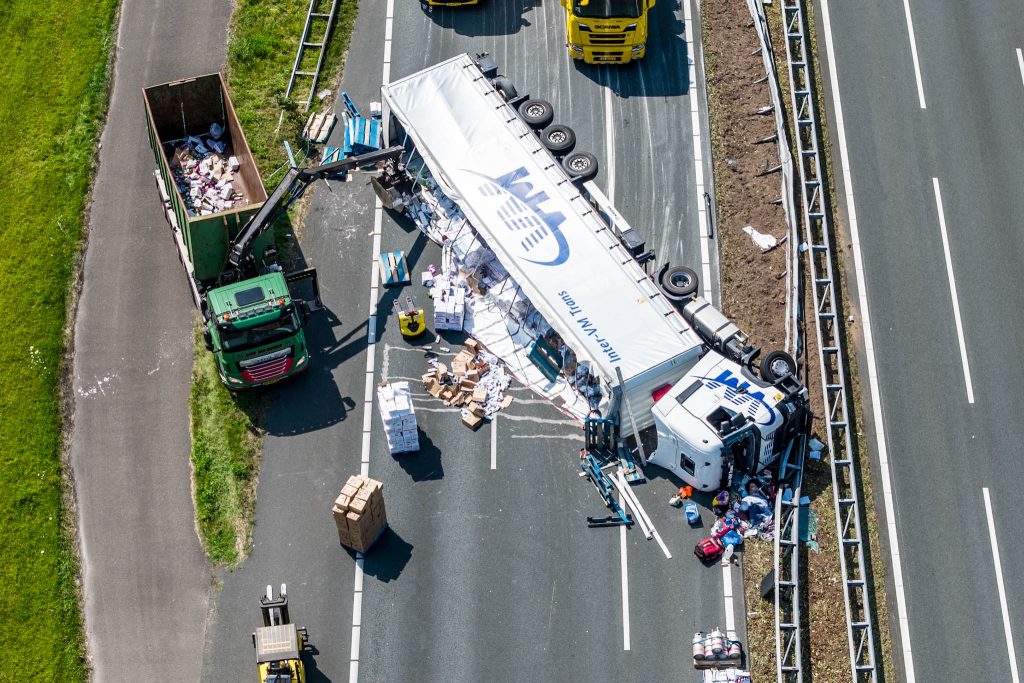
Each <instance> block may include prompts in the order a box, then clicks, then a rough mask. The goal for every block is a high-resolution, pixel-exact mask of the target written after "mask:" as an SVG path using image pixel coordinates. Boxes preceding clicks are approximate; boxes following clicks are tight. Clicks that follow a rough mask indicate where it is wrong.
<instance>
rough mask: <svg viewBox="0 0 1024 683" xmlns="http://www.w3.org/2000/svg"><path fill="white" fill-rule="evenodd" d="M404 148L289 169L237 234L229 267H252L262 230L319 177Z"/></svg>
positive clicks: (393, 156) (382, 159) (384, 158)
mask: <svg viewBox="0 0 1024 683" xmlns="http://www.w3.org/2000/svg"><path fill="white" fill-rule="evenodd" d="M403 151H404V148H402V147H401V146H394V147H388V148H387V149H381V150H377V151H375V152H369V153H367V154H360V155H359V156H354V157H348V158H346V159H341V160H339V161H332V162H330V163H327V164H321V165H320V166H313V167H311V168H295V167H293V168H290V169H289V170H288V173H286V174H285V177H284V179H282V180H281V182H280V183H278V185H277V187H275V188H274V191H273V192H272V193H271V194H270V197H268V198H267V201H266V202H264V204H263V206H262V207H261V208H260V210H259V212H258V213H257V214H256V215H255V216H253V217H252V220H250V221H249V223H248V224H247V225H246V226H245V227H244V228H243V229H242V231H241V232H240V233H238V237H237V238H235V240H234V242H232V244H231V250H230V251H229V252H228V267H229V268H233V269H238V270H246V269H249V268H250V267H251V266H250V264H251V263H252V253H251V246H252V243H253V242H254V241H255V240H256V238H257V237H259V236H260V235H261V234H263V232H264V231H265V230H266V229H267V228H269V227H270V226H271V225H273V224H274V221H275V220H276V219H277V217H278V216H280V215H281V212H282V211H285V210H286V209H287V208H288V207H289V206H291V205H292V203H293V202H294V201H295V200H296V199H298V198H299V197H301V196H302V195H303V193H305V191H306V190H307V189H308V188H309V186H310V185H312V184H313V183H314V182H316V181H317V180H319V179H320V178H327V177H329V176H332V175H338V174H341V173H347V172H349V171H352V170H356V169H359V170H362V169H365V168H367V167H369V166H373V165H376V164H379V163H381V162H385V161H388V160H391V159H396V158H398V157H399V156H401V154H402V152H403Z"/></svg>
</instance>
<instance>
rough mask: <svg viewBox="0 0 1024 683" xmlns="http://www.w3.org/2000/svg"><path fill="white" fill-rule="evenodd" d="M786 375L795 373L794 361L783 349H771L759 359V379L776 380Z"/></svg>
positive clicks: (773, 381)
mask: <svg viewBox="0 0 1024 683" xmlns="http://www.w3.org/2000/svg"><path fill="white" fill-rule="evenodd" d="M786 375H796V361H795V360H793V356H791V355H789V354H788V353H786V352H785V351H772V352H771V353H769V354H768V355H767V356H765V357H764V360H762V361H761V379H763V380H764V381H766V382H772V383H775V382H778V381H779V380H780V379H782V378H783V377H785V376H786Z"/></svg>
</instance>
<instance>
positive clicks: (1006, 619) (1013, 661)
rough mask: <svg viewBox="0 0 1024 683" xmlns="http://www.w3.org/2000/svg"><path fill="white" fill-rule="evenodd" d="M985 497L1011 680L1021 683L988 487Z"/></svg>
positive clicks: (984, 493) (983, 491)
mask: <svg viewBox="0 0 1024 683" xmlns="http://www.w3.org/2000/svg"><path fill="white" fill-rule="evenodd" d="M981 493H982V495H983V496H984V497H985V516H986V517H987V518H988V537H989V540H991V541H992V562H993V563H995V566H996V588H998V589H999V607H1000V609H1002V610H1003V632H1004V633H1005V634H1006V649H1007V652H1008V653H1009V655H1010V678H1011V679H1012V680H1013V683H1020V674H1019V673H1018V672H1017V652H1016V650H1015V649H1014V647H1013V633H1011V632H1010V610H1009V609H1008V608H1007V606H1006V586H1005V585H1004V584H1003V565H1002V563H1001V562H1000V561H999V541H998V537H997V536H996V523H995V520H994V519H993V518H992V498H991V497H990V496H989V493H988V487H985V488H983V489H981Z"/></svg>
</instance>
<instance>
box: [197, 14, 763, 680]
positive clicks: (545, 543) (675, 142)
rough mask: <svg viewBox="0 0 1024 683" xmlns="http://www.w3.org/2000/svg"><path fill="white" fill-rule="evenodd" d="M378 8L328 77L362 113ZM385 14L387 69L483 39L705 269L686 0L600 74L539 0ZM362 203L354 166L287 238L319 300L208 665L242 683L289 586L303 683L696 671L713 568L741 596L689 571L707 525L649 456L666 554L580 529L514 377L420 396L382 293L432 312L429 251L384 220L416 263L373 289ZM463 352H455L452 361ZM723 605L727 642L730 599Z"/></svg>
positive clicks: (548, 439) (560, 430)
mask: <svg viewBox="0 0 1024 683" xmlns="http://www.w3.org/2000/svg"><path fill="white" fill-rule="evenodd" d="M390 4H391V3H385V2H363V3H362V4H361V7H360V15H359V18H358V23H357V26H356V31H355V33H354V36H353V41H352V45H351V49H350V51H349V57H348V62H347V64H346V69H345V76H344V81H343V84H342V88H343V89H344V90H346V91H347V92H349V94H350V95H351V96H352V97H353V98H354V99H355V100H356V102H357V103H358V104H360V105H361V106H363V107H364V108H365V107H367V106H368V103H369V102H370V101H371V100H378V99H379V87H380V83H381V80H382V66H381V65H382V62H383V61H384V54H385V51H384V50H385V48H384V40H385V20H386V14H387V11H388V10H387V8H388V6H389V5H390ZM393 6H394V12H395V14H394V24H393V33H392V47H391V53H390V54H391V63H390V76H391V78H396V77H399V76H402V75H405V74H409V73H412V72H414V71H416V70H417V69H419V68H422V67H424V66H427V65H429V64H433V63H435V62H437V61H440V60H441V59H443V58H446V57H449V56H453V55H455V54H458V53H459V52H463V51H471V52H472V51H482V50H487V51H490V52H491V53H492V54H494V55H495V56H496V58H497V59H498V61H499V64H500V65H501V66H502V68H503V70H504V71H505V72H506V73H507V74H508V75H509V76H510V77H511V78H512V79H513V80H514V81H515V82H516V84H517V85H518V86H519V88H520V90H521V91H529V92H531V93H533V94H535V95H539V96H543V97H545V98H546V99H549V100H550V101H552V103H553V104H554V106H555V109H556V120H558V121H560V122H563V123H566V124H569V125H572V126H573V127H574V128H575V129H576V132H577V136H578V138H579V148H580V149H588V150H591V151H593V152H594V153H595V154H596V155H597V156H598V158H599V159H600V160H601V163H602V169H603V170H602V172H601V174H600V175H599V177H598V179H597V182H598V184H599V185H601V186H602V187H604V188H606V189H607V190H608V191H609V194H611V193H614V198H615V201H616V204H617V206H618V208H619V209H620V211H621V212H622V213H623V214H624V215H625V216H626V217H627V219H628V220H630V222H632V223H633V224H634V225H635V226H636V227H638V228H639V229H640V230H641V231H642V232H643V233H644V234H645V236H647V238H648V242H649V244H650V245H651V246H653V247H654V248H656V249H658V250H659V253H660V254H663V255H664V257H666V258H670V259H671V260H673V262H678V263H682V264H685V265H690V266H692V267H696V268H697V269H698V271H699V270H700V266H701V263H700V253H701V252H700V243H699V240H698V237H697V235H698V230H697V208H698V207H697V206H696V204H697V202H696V198H697V194H696V191H695V172H694V150H693V148H692V145H693V140H694V136H693V130H692V129H691V127H690V121H691V115H690V97H692V96H693V95H692V91H690V89H689V84H688V82H687V79H688V77H684V76H683V75H685V74H686V73H687V59H688V55H687V52H686V47H685V46H686V43H685V41H684V40H683V38H682V23H681V18H682V15H683V12H682V10H681V9H678V8H673V7H672V6H671V5H670V4H669V3H661V4H659V5H658V7H657V8H656V13H657V17H658V18H657V20H656V21H655V25H656V26H657V27H658V34H657V36H656V37H655V41H653V42H652V45H651V48H650V51H649V53H648V57H647V59H646V60H645V61H644V62H643V63H642V65H641V66H639V67H637V66H631V67H627V68H626V69H620V70H613V69H609V70H607V71H606V70H587V69H582V68H580V69H577V68H576V67H575V66H574V65H572V64H571V63H570V60H569V58H568V55H567V54H566V52H565V48H564V46H563V43H564V38H563V36H562V30H563V29H562V25H561V23H560V22H561V11H562V10H561V9H560V8H559V7H558V5H557V4H554V3H546V5H545V6H543V7H542V6H541V5H539V4H538V3H536V2H532V1H531V2H522V1H518V2H508V3H487V4H484V5H483V6H481V7H480V8H464V9H463V10H462V11H461V12H458V13H457V12H455V11H449V10H435V11H434V12H433V13H430V14H425V13H424V12H423V11H422V10H420V8H419V6H418V4H416V3H394V4H393ZM609 83H610V89H609V88H608V85H609ZM700 90H701V91H702V88H700ZM606 93H610V95H609V94H606ZM702 106H703V105H702ZM335 135H338V131H335ZM706 139H707V138H706V135H705V137H704V140H706ZM609 142H610V143H611V144H608V143H609ZM702 158H703V159H708V158H709V155H708V154H707V152H706V150H705V151H704V152H703V154H702ZM705 172H706V173H707V171H705ZM706 177H709V176H706ZM612 188H614V189H612ZM691 197H692V201H691ZM377 215H378V214H376V212H375V210H374V198H373V194H372V192H371V190H370V189H369V187H368V186H367V184H366V181H365V178H361V177H360V176H355V179H354V180H353V181H352V182H350V183H332V184H331V185H330V187H329V189H328V188H327V187H324V185H323V184H320V185H319V186H318V188H317V190H316V193H315V195H314V197H313V199H312V201H311V204H310V208H309V213H308V215H307V218H306V221H305V228H304V234H303V235H302V240H301V243H302V250H303V254H304V256H305V258H306V260H307V261H308V262H309V264H310V265H314V266H316V267H317V268H318V270H319V272H320V278H321V288H322V293H323V297H324V300H325V303H326V304H327V307H328V309H329V311H328V312H327V313H326V314H325V315H324V317H323V318H321V319H319V320H316V321H314V322H313V323H311V325H310V328H309V335H310V347H311V348H312V349H315V354H314V358H313V366H312V368H311V369H310V370H309V371H308V372H307V373H305V375H303V376H301V377H299V378H297V379H296V380H294V381H290V382H286V383H282V384H281V385H278V386H276V387H273V388H272V389H270V392H271V395H272V401H273V405H274V409H273V410H271V411H270V418H269V423H268V425H267V427H268V432H269V434H268V437H267V439H266V443H265V448H264V456H263V465H262V470H261V479H260V487H259V491H258V498H257V507H256V526H255V530H254V549H253V552H252V555H251V556H250V557H249V559H248V560H247V561H246V562H245V563H244V564H243V565H242V566H241V567H240V568H239V569H238V570H236V571H235V572H232V573H227V574H224V575H223V576H221V577H220V579H221V581H222V586H221V589H220V591H219V592H218V593H217V594H216V597H215V600H214V607H213V609H212V610H211V622H210V625H209V628H208V637H207V641H206V647H205V651H204V654H203V674H202V678H203V679H204V680H211V681H212V680H233V679H236V678H238V676H239V672H245V671H248V670H250V669H251V668H252V667H253V651H252V644H251V641H250V638H249V634H250V633H251V632H252V630H253V628H254V627H255V626H257V625H258V624H259V621H260V615H259V608H258V598H259V596H260V594H262V592H263V590H264V586H265V585H266V584H274V585H276V584H279V583H282V582H284V583H287V584H288V587H289V594H290V595H291V615H292V617H293V619H294V620H295V621H297V622H298V623H300V624H302V625H305V626H307V627H308V629H309V633H310V639H311V642H312V644H313V645H314V647H315V652H314V657H313V658H312V662H313V666H314V670H313V672H312V674H311V677H310V679H311V680H313V681H325V680H335V681H338V680H346V679H348V680H350V681H354V680H356V679H357V678H362V679H363V680H388V681H407V680H408V681H412V680H415V681H442V680H443V681H449V680H503V681H504V680H508V681H512V680H551V681H564V680H585V679H597V680H607V679H611V678H613V677H618V678H628V679H632V680H670V679H673V678H676V677H678V676H679V675H680V672H681V671H684V670H687V669H690V668H691V664H690V662H689V637H690V636H691V635H692V633H693V631H694V630H696V629H698V628H711V627H714V626H716V625H720V626H722V627H723V628H725V627H726V626H727V624H728V623H729V617H727V615H726V609H725V606H726V602H725V599H724V597H723V596H724V587H723V577H724V576H727V575H728V576H731V582H732V583H734V584H735V588H733V590H734V591H735V592H736V593H737V594H739V593H741V591H740V590H739V574H738V572H735V571H733V572H731V574H726V573H725V572H723V570H722V569H721V568H720V567H717V566H714V567H710V568H705V567H702V566H700V565H699V564H697V563H696V561H695V560H694V559H693V557H692V555H691V554H690V552H691V549H692V547H693V544H694V543H695V542H696V541H697V540H698V539H699V538H700V536H701V534H702V531H701V530H698V529H689V528H687V527H686V525H685V523H684V522H683V520H682V518H681V514H680V513H679V511H678V510H674V509H672V508H669V507H668V505H667V501H668V497H669V496H670V495H671V494H672V492H673V491H674V490H675V488H676V487H677V486H678V483H677V482H674V481H670V480H669V479H667V478H664V477H661V476H658V475H657V472H656V471H655V470H654V468H652V471H651V472H650V474H651V476H652V479H651V480H650V481H649V482H648V483H646V484H644V485H641V486H639V487H636V489H635V490H636V492H637V494H638V496H639V497H640V498H641V500H642V502H643V504H644V505H645V507H646V509H647V510H648V512H649V513H650V515H651V516H652V517H653V518H654V522H655V524H656V525H657V527H658V529H659V531H660V532H661V534H662V536H663V537H664V539H665V543H666V545H667V546H668V548H669V549H670V550H671V552H672V554H673V558H672V559H671V560H669V559H666V558H665V556H664V555H663V554H662V552H661V550H660V549H659V548H658V546H657V545H656V544H655V543H654V542H653V541H647V540H645V539H644V538H643V536H642V535H641V534H640V532H639V530H637V529H635V528H634V529H633V530H630V531H629V532H625V533H623V532H621V531H620V530H619V529H614V528H613V529H592V530H591V529H587V528H586V523H585V519H584V518H585V517H586V515H598V514H604V507H603V504H602V502H601V500H600V498H599V497H598V495H597V494H596V492H595V491H594V490H593V488H592V487H591V486H590V484H589V483H587V482H586V481H585V480H582V479H580V478H579V477H578V476H577V472H578V469H577V465H578V458H577V451H578V449H579V448H580V446H581V438H580V432H579V430H578V428H576V427H575V426H573V425H572V424H571V423H569V422H568V421H567V420H566V419H565V418H564V417H563V416H562V415H561V414H560V413H559V412H557V411H556V410H554V409H553V408H551V407H550V406H548V405H547V404H546V403H544V402H541V401H539V400H538V399H537V398H535V397H533V396H532V395H530V394H529V393H527V392H526V391H525V390H523V389H520V388H513V389H512V391H511V393H512V395H513V396H514V397H515V403H514V404H513V405H512V407H511V408H510V409H508V410H506V411H503V412H502V413H501V414H500V415H499V416H498V418H497V420H496V421H495V422H494V423H492V424H490V425H487V426H485V427H483V428H481V429H480V430H478V431H476V432H471V431H469V430H468V429H467V428H466V427H464V426H463V425H462V424H461V422H460V419H459V415H458V413H457V412H456V411H455V410H453V409H449V408H446V407H444V406H443V405H442V404H441V403H440V402H438V401H434V400H431V399H429V398H428V397H427V396H426V395H425V394H424V392H423V391H422V389H420V387H419V383H418V378H419V376H420V375H421V374H422V373H423V372H425V371H426V369H427V365H426V361H425V359H424V355H423V352H422V349H418V348H417V347H416V346H415V345H410V344H409V343H408V342H405V341H403V340H401V339H400V335H399V334H398V332H397V330H396V329H395V325H394V324H393V322H392V316H391V304H392V301H393V300H394V299H395V298H396V297H399V298H400V300H402V301H404V297H405V296H406V295H411V296H413V297H414V298H415V299H416V301H417V302H418V303H420V304H421V305H425V306H426V308H427V309H428V311H429V310H430V305H429V302H428V301H427V299H426V290H425V289H424V288H422V287H421V286H419V285H418V284H415V283H416V282H418V279H419V272H420V271H421V270H423V269H425V267H426V266H427V264H429V263H438V262H439V258H440V254H439V252H438V250H437V249H435V248H434V247H433V246H432V245H429V244H428V243H426V241H425V239H424V238H423V237H421V236H419V234H418V232H416V231H415V230H414V229H412V228H410V227H409V226H408V225H407V224H405V223H403V222H402V221H400V220H398V221H396V220H395V219H394V218H393V217H392V216H390V215H388V214H386V213H383V214H381V215H380V221H381V222H380V224H379V225H380V233H381V244H382V247H383V248H387V249H401V250H404V251H405V252H406V253H407V255H408V259H409V265H410V269H411V270H412V272H413V276H414V284H413V285H411V286H409V287H406V288H403V289H400V290H375V292H374V293H373V294H372V295H371V290H370V284H371V280H370V279H371V270H370V259H371V252H372V242H373V233H374V230H375V221H376V219H377ZM715 280H716V281H717V273H716V275H715ZM715 298H716V299H717V296H716V297H715ZM371 311H372V312H373V314H374V317H373V318H370V319H368V313H370V312H371ZM371 324H372V325H373V326H374V329H373V331H372V332H373V336H372V340H373V344H372V346H370V349H371V351H372V359H370V362H369V363H368V358H369V357H368V355H367V353H368V352H367V347H368V341H369V338H368V331H369V326H370V325H371ZM425 341H426V342H431V341H433V337H432V336H431V337H430V338H428V339H427V340H425ZM458 341H459V339H458V338H457V337H455V336H452V337H450V339H449V341H447V342H446V346H447V347H448V348H450V349H451V353H454V352H455V351H457V349H458ZM435 350H439V349H436V348H435ZM368 370H369V372H368ZM384 377H387V378H390V379H395V380H399V379H407V380H410V382H411V383H412V384H413V387H414V389H415V391H416V394H415V405H416V408H417V416H418V421H419V426H420V439H421V451H420V452H419V453H418V454H413V455H403V456H400V457H398V458H392V457H391V456H390V455H389V454H388V453H387V450H386V446H385V443H384V438H383V433H382V430H381V423H380V418H379V416H378V415H377V414H376V406H375V405H374V404H373V402H372V399H373V391H372V387H373V385H374V384H375V383H376V382H378V381H380V380H381V379H382V378H384ZM366 439H368V441H365V440H366ZM364 443H367V444H368V445H367V446H366V447H365V448H366V450H365V454H366V456H367V464H366V470H367V472H368V474H369V476H371V477H373V478H377V479H380V480H382V481H383V482H384V484H385V488H384V494H385V499H386V504H387V511H388V517H389V520H390V523H391V529H390V530H389V531H387V532H386V533H385V535H384V536H383V537H382V538H381V540H380V541H379V544H378V545H377V546H375V547H374V549H373V550H372V552H371V553H370V554H369V555H368V556H367V558H366V559H365V560H363V561H361V562H362V563H361V564H360V562H359V561H357V559H356V558H355V557H354V556H353V554H351V553H350V552H348V551H346V550H345V549H344V548H342V547H340V546H339V545H338V543H337V536H336V532H335V529H334V525H333V522H332V521H331V518H330V512H329V511H330V506H331V502H332V501H333V499H334V497H335V496H336V495H337V492H338V490H339V489H340V487H341V485H342V484H343V483H344V481H345V480H346V479H347V477H348V476H349V475H350V474H354V473H358V472H359V471H360V467H361V461H362V460H363V455H364V447H363V444H364ZM624 578H625V579H626V583H627V590H626V595H623V593H624V591H623V582H624ZM730 587H732V586H731V585H730ZM733 611H734V616H733V617H732V618H735V619H736V620H737V621H736V624H735V626H736V628H737V630H738V631H739V632H740V635H741V637H742V636H743V618H742V617H743V614H744V609H743V606H742V603H741V602H740V601H739V599H737V601H736V603H735V605H734V610H733ZM627 650H628V651H627Z"/></svg>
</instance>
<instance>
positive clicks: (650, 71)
mask: <svg viewBox="0 0 1024 683" xmlns="http://www.w3.org/2000/svg"><path fill="white" fill-rule="evenodd" d="M395 11H396V20H395V29H394V30H395V45H415V44H417V41H418V42H420V43H422V44H424V46H425V49H424V50H423V51H422V52H418V51H416V50H411V49H409V50H407V49H396V50H395V51H394V52H393V56H392V58H393V60H394V61H393V64H392V72H391V73H392V78H393V79H396V78H399V77H401V76H404V75H408V74H410V73H414V72H416V71H418V70H420V69H423V68H425V67H427V66H430V65H432V64H435V63H437V62H439V61H441V60H443V59H446V58H449V57H452V56H454V55H457V54H460V53H462V52H468V53H470V54H475V53H477V52H481V51H488V52H490V53H491V54H492V55H494V57H495V59H496V60H497V62H498V65H499V69H500V71H501V72H502V73H504V74H506V75H507V76H508V77H509V78H511V79H512V81H513V82H514V83H515V84H516V86H517V88H518V89H519V91H520V93H522V94H529V95H531V96H533V97H539V98H542V99H546V100H548V101H550V102H551V104H552V106H553V107H554V110H555V123H561V124H564V125H568V126H570V127H571V128H573V130H574V132H575V133H576V137H577V144H576V149H577V150H581V151H590V152H592V153H593V154H595V156H597V158H598V163H599V167H600V171H599V173H598V177H597V178H596V182H597V184H598V185H599V186H600V187H602V188H603V189H604V190H605V191H606V193H607V194H608V195H609V197H610V198H612V199H613V201H614V202H615V204H616V207H617V208H618V209H619V211H620V212H621V213H622V214H623V216H624V217H625V218H626V220H627V221H628V222H630V223H631V224H632V225H633V227H635V228H637V229H638V230H639V231H640V232H641V233H642V234H643V236H644V237H645V239H646V240H647V244H648V246H649V247H652V248H655V249H656V250H657V253H658V256H659V261H660V262H664V261H665V260H668V261H671V262H672V263H675V264H680V265H688V266H690V267H692V268H695V269H696V270H697V271H698V272H700V270H701V268H700V266H701V258H700V254H701V249H700V241H699V235H698V224H697V220H698V219H697V210H698V206H697V205H696V202H697V192H696V189H695V188H696V185H695V177H694V162H693V158H694V150H693V131H692V127H691V114H690V99H689V97H690V95H688V93H693V92H695V91H696V88H695V87H694V88H692V89H691V85H692V84H690V83H689V77H688V75H687V65H688V60H689V58H690V55H689V53H688V48H687V45H686V42H685V38H684V35H683V33H684V32H683V21H682V19H683V14H682V10H680V9H676V8H673V7H672V6H671V5H670V4H668V3H662V4H661V5H656V6H655V9H654V13H655V17H654V19H655V21H654V22H653V24H652V32H653V35H652V39H651V48H650V50H649V53H648V56H647V57H645V58H644V59H643V60H641V61H640V62H637V63H634V64H631V65H627V66H619V67H611V66H609V67H596V66H590V65H584V64H579V63H576V62H574V61H573V60H572V59H571V58H570V57H569V55H568V53H567V51H566V49H565V38H564V30H565V29H564V23H565V11H564V9H562V7H561V6H560V5H558V4H556V3H548V4H547V5H545V6H543V7H533V6H532V5H531V4H530V3H529V2H526V3H516V2H512V3H505V4H504V5H502V6H501V7H497V6H495V7H491V8H484V7H480V8H449V9H440V10H437V9H435V11H434V12H433V13H432V14H430V15H427V14H425V13H423V12H422V10H420V9H419V8H418V7H415V6H413V5H411V4H410V5H404V6H403V5H399V6H396V8H395ZM514 17H528V18H529V20H528V21H527V22H525V23H524V24H523V25H521V26H519V30H517V31H515V32H512V33H507V32H505V33H503V32H502V27H507V26H511V25H518V24H517V23H516V22H515V20H514ZM446 26H448V27H451V28H452V30H451V31H445V30H443V29H444V27H446ZM537 55H547V56H548V58H546V59H538V58H536V56H537ZM702 156H703V157H704V158H705V159H707V158H710V154H704V155H702ZM705 177H706V178H710V172H709V171H707V170H705ZM712 261H713V263H712V266H713V268H712V273H713V275H714V276H715V277H716V279H717V258H715V257H713V258H712ZM714 288H715V289H716V290H717V284H716V285H715V286H714Z"/></svg>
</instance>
